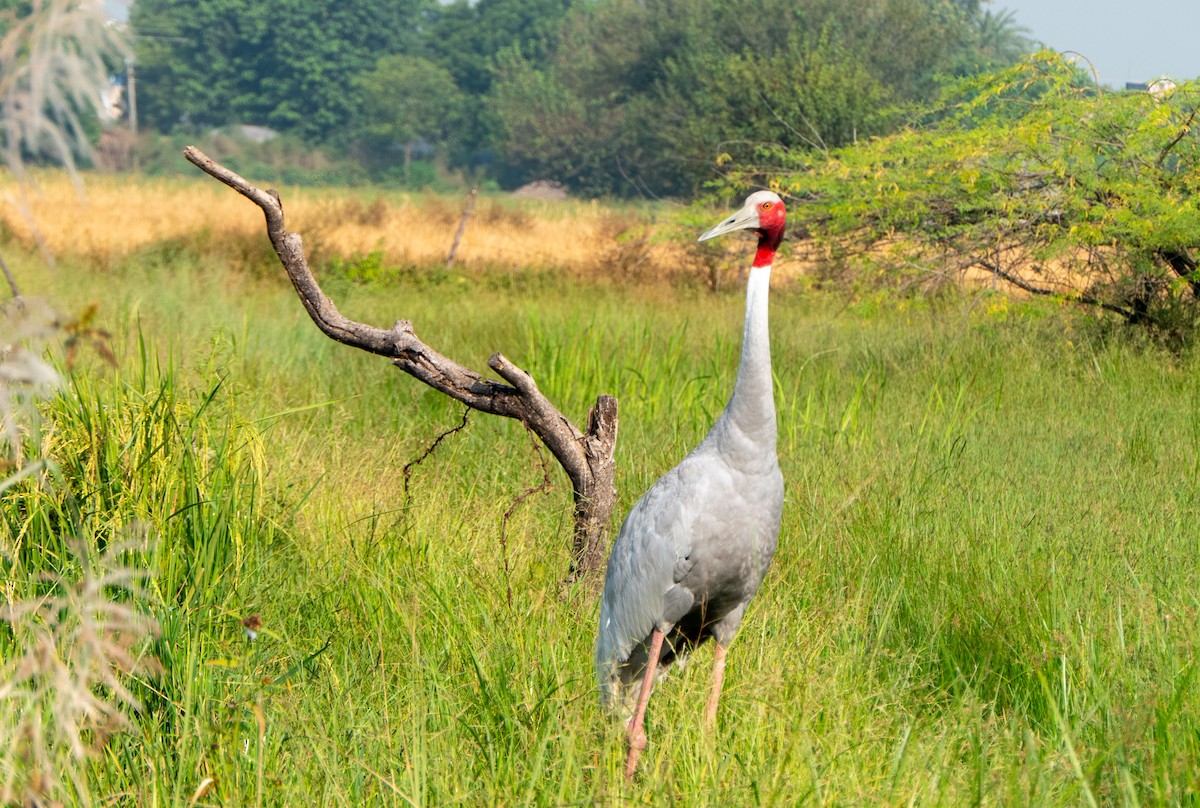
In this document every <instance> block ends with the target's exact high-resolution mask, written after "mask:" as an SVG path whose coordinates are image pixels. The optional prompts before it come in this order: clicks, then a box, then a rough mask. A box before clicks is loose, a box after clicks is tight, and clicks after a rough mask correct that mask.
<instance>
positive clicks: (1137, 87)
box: [1125, 76, 1175, 98]
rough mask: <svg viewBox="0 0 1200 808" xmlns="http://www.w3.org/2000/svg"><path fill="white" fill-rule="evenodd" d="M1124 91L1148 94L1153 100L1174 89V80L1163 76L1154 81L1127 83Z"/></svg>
mask: <svg viewBox="0 0 1200 808" xmlns="http://www.w3.org/2000/svg"><path fill="white" fill-rule="evenodd" d="M1125 89H1126V90H1129V91H1131V92H1140V93H1150V95H1152V96H1154V97H1155V98H1162V97H1163V96H1164V95H1166V94H1167V93H1169V92H1171V91H1172V90H1174V89H1175V80H1174V79H1171V78H1167V77H1166V76H1163V77H1161V78H1157V79H1155V80H1154V81H1149V82H1146V81H1127V82H1125Z"/></svg>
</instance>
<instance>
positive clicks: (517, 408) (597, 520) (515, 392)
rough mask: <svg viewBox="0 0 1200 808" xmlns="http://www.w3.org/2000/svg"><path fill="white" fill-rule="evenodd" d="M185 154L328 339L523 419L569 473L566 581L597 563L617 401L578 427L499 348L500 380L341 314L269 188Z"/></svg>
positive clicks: (603, 403)
mask: <svg viewBox="0 0 1200 808" xmlns="http://www.w3.org/2000/svg"><path fill="white" fill-rule="evenodd" d="M183 153H184V156H185V157H186V158H187V159H188V161H189V162H191V163H192V164H193V165H195V166H196V167H197V168H199V169H201V170H202V171H204V172H205V173H206V174H208V175H209V176H211V177H213V178H215V179H218V180H220V181H221V182H223V183H225V184H226V185H228V186H229V187H230V188H232V189H234V190H235V191H237V192H238V193H239V194H241V195H242V196H244V197H246V198H247V199H249V200H250V201H251V202H253V203H254V204H256V205H258V206H259V207H260V208H261V209H262V211H263V214H264V215H265V216H266V225H267V236H268V237H269V238H270V239H271V244H272V246H274V248H275V252H276V254H277V255H278V256H279V260H280V261H281V262H282V263H283V268H284V270H286V271H287V275H288V278H289V279H290V280H291V282H292V286H293V287H294V288H295V290H296V294H297V295H299V296H300V302H301V303H302V304H303V305H304V309H305V311H307V312H308V315H309V317H311V318H312V321H313V322H314V323H315V324H316V326H317V328H319V329H321V331H322V332H324V333H325V335H326V336H328V337H329V338H330V339H333V340H336V341H337V342H340V343H343V344H345V345H350V346H352V347H355V348H359V349H361V350H364V351H368V352H370V353H373V354H378V355H379V356H383V357H386V358H388V359H390V360H391V362H392V364H393V365H395V366H396V367H398V368H400V369H401V370H403V371H404V372H405V373H408V374H409V375H411V376H414V377H416V378H417V379H419V380H421V381H422V382H424V383H425V384H427V385H429V386H430V387H432V388H434V389H435V390H438V391H439V392H442V393H444V394H446V395H448V396H450V397H451V398H453V399H455V400H457V401H461V402H462V403H463V404H466V405H467V406H468V407H470V408H472V409H475V410H479V411H480V412H486V413H491V414H493V415H501V416H504V417H506V418H515V419H516V420H518V421H521V422H522V423H524V424H526V425H527V426H528V427H529V428H530V429H531V430H532V431H533V432H534V434H535V435H537V436H538V438H539V439H540V440H541V441H542V443H544V444H545V446H546V448H547V449H549V450H550V453H551V454H553V455H554V457H555V459H556V460H558V462H559V464H560V465H561V466H562V468H563V470H564V471H565V472H566V473H567V476H568V477H569V478H570V480H571V488H572V491H573V493H574V501H575V530H574V537H573V543H572V559H571V569H570V573H569V575H568V580H575V579H576V578H579V577H581V576H583V575H586V574H587V573H590V572H592V571H594V570H596V569H598V568H599V566H600V564H601V563H602V562H603V560H604V539H605V536H606V533H607V528H608V520H609V516H610V515H611V514H612V509H613V504H614V502H615V499H616V491H615V489H614V487H613V478H614V474H615V464H614V462H613V451H614V449H615V447H616V440H617V400H616V399H615V398H613V397H612V396H608V395H601V396H599V397H597V399H596V403H595V405H594V406H593V407H592V409H591V412H590V413H589V414H588V423H587V430H586V431H581V430H580V429H579V428H577V427H576V426H575V425H574V424H573V423H571V421H570V420H568V419H567V417H566V416H564V415H563V414H562V413H561V412H559V410H558V408H557V407H555V406H554V404H553V403H551V402H550V400H549V399H548V398H546V396H545V395H543V394H542V392H541V390H539V389H538V386H537V384H536V383H535V382H534V380H533V377H532V376H530V375H529V374H528V373H527V372H525V371H524V370H522V369H521V368H519V367H517V366H516V365H515V364H513V363H512V362H511V361H510V360H508V359H507V358H505V357H504V356H503V355H502V354H499V353H495V354H492V356H491V358H490V359H488V366H489V367H490V368H491V369H492V370H493V371H495V372H496V373H497V374H498V375H499V376H500V378H501V379H502V380H503V383H502V382H497V381H492V380H490V379H485V378H483V377H482V376H480V375H479V374H478V373H476V372H475V371H473V370H471V369H470V368H467V367H464V366H463V365H460V364H458V363H457V362H455V361H454V360H452V359H450V358H449V357H446V356H444V355H442V354H440V353H438V352H437V351H435V350H434V349H433V348H431V347H429V346H428V345H426V344H425V343H424V342H422V341H421V340H420V338H418V337H417V335H416V332H415V331H414V330H413V325H412V323H411V322H409V321H408V320H397V321H396V323H395V324H394V325H393V326H392V327H391V328H379V327H377V326H371V325H366V324H364V323H359V322H356V321H354V320H351V319H349V318H347V317H345V316H344V315H343V314H342V313H341V312H340V311H338V308H337V306H335V305H334V303H333V301H332V300H330V299H329V298H328V297H327V296H326V295H325V293H324V292H322V291H321V287H320V286H319V285H318V284H317V279H316V278H315V277H314V276H313V273H312V270H311V269H310V268H309V266H308V260H307V259H306V258H305V256H304V245H303V242H302V240H301V238H300V235H299V234H298V233H292V232H289V231H288V230H287V228H286V227H285V225H284V218H283V202H282V200H281V199H280V197H279V194H278V193H276V192H275V191H273V190H263V189H261V188H258V187H256V186H254V185H253V184H251V183H250V182H248V181H247V180H246V179H244V178H243V177H241V176H239V175H238V174H236V173H234V172H233V171H230V170H229V169H228V168H225V167H224V166H222V165H220V164H218V163H216V162H214V161H213V160H212V159H210V158H209V157H208V156H207V155H205V154H204V153H203V152H201V151H200V150H199V149H197V148H195V147H194V146H188V147H187V148H186V149H184V152H183Z"/></svg>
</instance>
